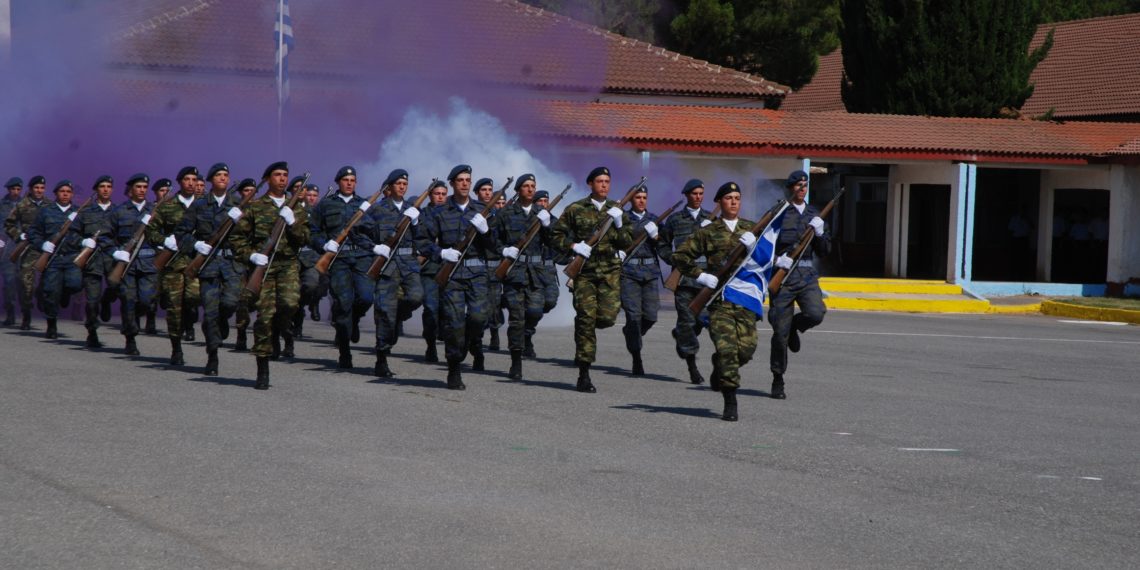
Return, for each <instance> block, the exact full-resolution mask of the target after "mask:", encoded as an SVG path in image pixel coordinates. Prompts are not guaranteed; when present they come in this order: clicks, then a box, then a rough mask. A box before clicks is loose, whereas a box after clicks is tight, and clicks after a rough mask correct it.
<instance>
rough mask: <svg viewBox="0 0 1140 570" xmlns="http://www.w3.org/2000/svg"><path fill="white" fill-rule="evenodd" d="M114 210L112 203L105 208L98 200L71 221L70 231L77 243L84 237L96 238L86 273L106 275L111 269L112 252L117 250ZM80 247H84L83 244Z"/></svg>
mask: <svg viewBox="0 0 1140 570" xmlns="http://www.w3.org/2000/svg"><path fill="white" fill-rule="evenodd" d="M114 211H115V207H114V206H113V205H111V204H107V208H106V209H103V208H101V207H100V206H99V203H98V202H92V203H91V205H90V206H87V208H85V209H84V210H83V211H82V212H80V213H79V215H78V216H76V217H75V221H74V222H72V223H71V229H70V230H69V233H71V234H72V236H73V237H72V239H73V240H74V241H75V242H76V243H79V242H81V241H83V239H84V238H90V237H94V238H95V252H94V253H93V254H91V258H90V259H88V260H87V266H86V267H84V268H83V272H84V273H91V274H94V275H106V274H107V273H108V272H110V270H111V263H112V259H111V254H112V253H114V251H115V228H114V225H113V223H112V220H111V217H112V214H113V212H114ZM96 233H98V234H99V235H98V237H96V236H95V234H96ZM79 248H80V249H82V248H83V246H79Z"/></svg>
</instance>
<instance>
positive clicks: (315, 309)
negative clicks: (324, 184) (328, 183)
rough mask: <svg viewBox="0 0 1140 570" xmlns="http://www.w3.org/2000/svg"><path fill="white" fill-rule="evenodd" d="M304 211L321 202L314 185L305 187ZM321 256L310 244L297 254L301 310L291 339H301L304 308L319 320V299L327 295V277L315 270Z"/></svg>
mask: <svg viewBox="0 0 1140 570" xmlns="http://www.w3.org/2000/svg"><path fill="white" fill-rule="evenodd" d="M304 201H305V209H306V210H308V211H310V212H312V211H313V208H315V207H317V203H318V202H320V201H321V188H320V187H319V186H317V185H316V184H309V185H307V186H305V198H304ZM320 259H321V254H320V253H318V252H317V250H315V249H313V248H312V246H311V245H310V244H305V245H304V246H302V247H301V249H300V251H298V252H297V260H298V261H299V262H300V264H301V308H300V309H299V310H298V311H297V313H296V314H294V315H293V337H294V338H301V333H302V331H303V330H304V326H305V308H306V307H308V309H309V316H310V317H311V318H312V319H313V320H314V321H320V320H321V299H323V298H324V297H325V295H327V294H328V291H329V277H328V275H325V274H323V273H321V272H320V271H318V270H317V261H319V260H320Z"/></svg>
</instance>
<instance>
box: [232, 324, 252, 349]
mask: <svg viewBox="0 0 1140 570" xmlns="http://www.w3.org/2000/svg"><path fill="white" fill-rule="evenodd" d="M234 350H236V351H238V352H245V351H247V350H249V344H248V340H247V338H246V334H245V327H239V328H238V330H237V340H236V341H234Z"/></svg>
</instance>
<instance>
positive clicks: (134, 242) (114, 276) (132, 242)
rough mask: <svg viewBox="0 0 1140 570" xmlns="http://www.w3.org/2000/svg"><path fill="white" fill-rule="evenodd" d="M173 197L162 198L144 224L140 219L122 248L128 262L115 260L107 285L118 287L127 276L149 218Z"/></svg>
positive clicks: (141, 244) (171, 195)
mask: <svg viewBox="0 0 1140 570" xmlns="http://www.w3.org/2000/svg"><path fill="white" fill-rule="evenodd" d="M175 196H177V194H170V195H169V196H167V197H165V198H163V199H162V201H161V202H159V203H157V204H155V205H154V208H152V209H151V211H150V213H148V214H145V215H146V216H147V218H146V223H141V219H140V223H139V224H137V225H136V226H135V231H134V232H133V233H131V239H129V240H127V243H126V244H124V246H123V249H125V250H127V251H130V252H131V259H130V261H118V260H116V261H115V266H114V267H112V268H111V273H109V274H108V275H107V283H110V284H111V285H118V284H119V283H122V281H123V276H124V275H126V274H127V269H129V268H130V267H131V264H132V263H134V262H135V258H136V257H138V255H139V250H140V249H142V246H143V241H145V240H146V227H147V226H148V225H149V224H150V218H151V217H153V216H154V210H156V209H158V207H159V206H161V205H163V204H165V203H167V202H169V201H171V200H172V199H174V197H175Z"/></svg>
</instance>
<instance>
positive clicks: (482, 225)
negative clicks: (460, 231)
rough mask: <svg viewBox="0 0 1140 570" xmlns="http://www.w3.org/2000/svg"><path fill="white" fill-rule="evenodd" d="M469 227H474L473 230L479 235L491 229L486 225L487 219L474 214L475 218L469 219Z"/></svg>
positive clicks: (481, 215)
mask: <svg viewBox="0 0 1140 570" xmlns="http://www.w3.org/2000/svg"><path fill="white" fill-rule="evenodd" d="M471 225H473V226H475V230H476V231H478V232H479V233H481V234H485V233H487V230H489V229H491V227H490V226H488V225H487V218H484V217H483V214H475V217H474V218H471Z"/></svg>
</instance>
